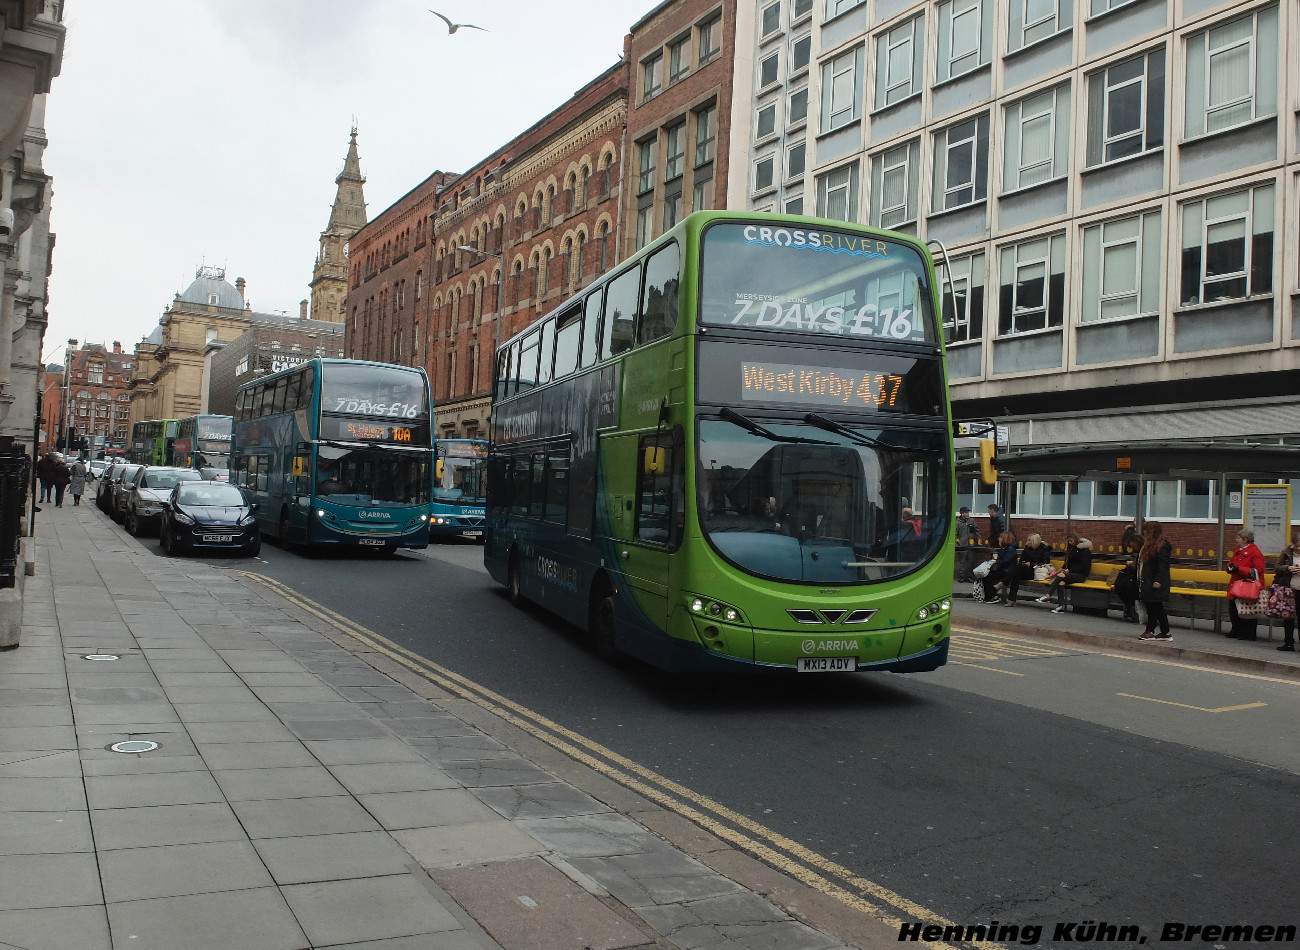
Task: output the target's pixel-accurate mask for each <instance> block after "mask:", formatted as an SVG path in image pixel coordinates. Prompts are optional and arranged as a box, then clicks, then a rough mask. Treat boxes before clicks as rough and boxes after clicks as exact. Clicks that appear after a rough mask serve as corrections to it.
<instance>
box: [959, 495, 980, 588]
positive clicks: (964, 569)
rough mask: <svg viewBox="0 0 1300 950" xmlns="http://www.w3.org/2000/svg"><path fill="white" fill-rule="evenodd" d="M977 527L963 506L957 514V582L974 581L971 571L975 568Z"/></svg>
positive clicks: (968, 511) (977, 541)
mask: <svg viewBox="0 0 1300 950" xmlns="http://www.w3.org/2000/svg"><path fill="white" fill-rule="evenodd" d="M979 539H980V529H979V526H978V525H976V524H975V522H974V521H972V520H971V517H970V509H969V508H967V507H966V506H965V505H962V506H961V510H960V511H958V512H957V561H956V565H957V570H956V576H957V580H958V581H959V582H961V583H967V582H969V581H973V580H975V576H974V575H973V574H971V571H972V570H973V569H974V567H975V545H976V544H978V543H979Z"/></svg>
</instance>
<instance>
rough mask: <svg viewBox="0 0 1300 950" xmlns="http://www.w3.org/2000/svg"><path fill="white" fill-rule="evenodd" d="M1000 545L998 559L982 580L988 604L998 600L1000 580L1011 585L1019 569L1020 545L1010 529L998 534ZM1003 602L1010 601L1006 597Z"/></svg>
mask: <svg viewBox="0 0 1300 950" xmlns="http://www.w3.org/2000/svg"><path fill="white" fill-rule="evenodd" d="M998 545H999V548H998V556H997V559H996V560H995V561H994V562H993V566H992V567H991V568H989V572H988V573H987V574H986V575H984V580H983V581H981V582H980V583H982V584H983V585H984V603H986V604H992V603H995V602H997V600H998V594H997V584H998V582H999V581H1001V582H1002V583H1003V584H1004V585H1009V584H1010V582H1011V578H1012V576H1013V575H1014V574H1015V573H1016V569H1017V564H1016V554H1017V553H1018V552H1019V550H1020V546H1019V545H1017V544H1016V536H1015V535H1014V534H1012V533H1011V532H1010V531H1003V532H1002V534H1000V535H999V536H998ZM1001 603H1003V604H1006V603H1009V601H1007V600H1006V599H1005V598H1004V599H1003V600H1002V601H1001Z"/></svg>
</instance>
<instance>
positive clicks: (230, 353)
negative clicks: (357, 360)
mask: <svg viewBox="0 0 1300 950" xmlns="http://www.w3.org/2000/svg"><path fill="white" fill-rule="evenodd" d="M252 317H253V322H252V325H251V326H250V327H249V329H248V330H247V331H246V332H245V333H243V334H242V335H240V336H239V337H238V338H236V339H235V340H233V341H232V342H230V343H221V344H217V343H214V344H212V345H211V347H210V348H209V353H208V360H207V361H208V368H207V374H206V376H207V391H206V393H207V398H206V400H205V407H204V409H203V410H202V411H203V412H210V413H213V414H214V415H219V416H230V415H234V412H235V393H236V392H238V390H239V387H240V386H242V385H244V384H245V383H247V382H249V381H250V380H253V379H257V378H258V377H259V376H265V375H266V374H267V373H277V372H279V371H280V370H282V369H287V368H288V367H290V366H296V365H297V364H299V363H302V362H304V361H306V360H310V359H315V358H316V357H318V356H326V357H341V356H343V324H342V323H335V322H333V321H329V320H302V319H295V318H292V317H286V316H283V315H281V314H274V313H254V314H253V315H252Z"/></svg>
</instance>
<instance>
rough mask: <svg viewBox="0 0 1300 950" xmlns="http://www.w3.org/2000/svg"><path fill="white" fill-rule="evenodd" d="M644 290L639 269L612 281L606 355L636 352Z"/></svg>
mask: <svg viewBox="0 0 1300 950" xmlns="http://www.w3.org/2000/svg"><path fill="white" fill-rule="evenodd" d="M640 291H641V268H640V267H639V266H637V267H633V268H632V269H631V270H629V271H628V272H627V273H625V274H621V275H619V276H618V277H616V278H614V280H613V281H611V282H610V285H609V289H608V290H607V291H606V292H605V326H604V330H603V332H602V336H603V338H604V339H603V346H602V348H601V349H602V354H603V355H604V356H617V355H618V354H619V353H625V352H627V351H628V350H630V349H632V341H633V339H634V336H633V334H634V332H635V329H636V311H637V303H638V297H639V296H640Z"/></svg>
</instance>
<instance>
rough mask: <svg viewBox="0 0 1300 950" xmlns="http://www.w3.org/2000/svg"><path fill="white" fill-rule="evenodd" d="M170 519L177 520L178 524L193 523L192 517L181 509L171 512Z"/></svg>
mask: <svg viewBox="0 0 1300 950" xmlns="http://www.w3.org/2000/svg"><path fill="white" fill-rule="evenodd" d="M172 521H176V522H179V523H180V524H194V519H193V518H191V517H190V516H189V515H187V514H186V513H185V512H183V511H174V512H172Z"/></svg>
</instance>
